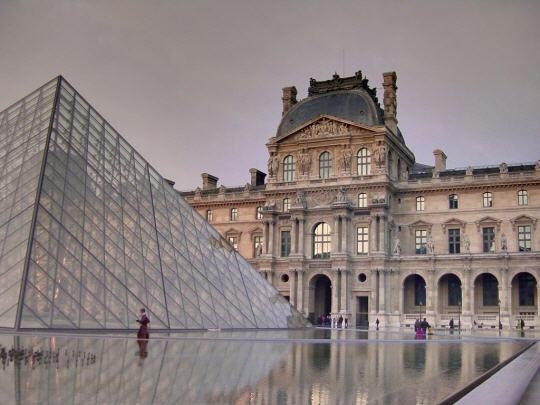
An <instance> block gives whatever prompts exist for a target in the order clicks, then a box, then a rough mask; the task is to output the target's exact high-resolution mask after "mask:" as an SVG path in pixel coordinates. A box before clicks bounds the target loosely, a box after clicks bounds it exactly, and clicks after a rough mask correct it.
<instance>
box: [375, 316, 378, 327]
mask: <svg viewBox="0 0 540 405" xmlns="http://www.w3.org/2000/svg"><path fill="white" fill-rule="evenodd" d="M375 327H376V330H379V318H377V320H376V321H375Z"/></svg>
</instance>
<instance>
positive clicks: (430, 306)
mask: <svg viewBox="0 0 540 405" xmlns="http://www.w3.org/2000/svg"><path fill="white" fill-rule="evenodd" d="M434 283H435V271H433V270H428V274H427V281H426V315H432V314H433V313H434V312H435V307H434V304H435V291H434V289H435V287H434Z"/></svg>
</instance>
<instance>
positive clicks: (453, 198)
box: [448, 194, 458, 210]
mask: <svg viewBox="0 0 540 405" xmlns="http://www.w3.org/2000/svg"><path fill="white" fill-rule="evenodd" d="M448 208H449V209H451V210H456V209H457V208H458V196H457V195H455V194H450V195H449V196H448Z"/></svg>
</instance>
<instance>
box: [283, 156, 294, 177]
mask: <svg viewBox="0 0 540 405" xmlns="http://www.w3.org/2000/svg"><path fill="white" fill-rule="evenodd" d="M295 178H296V162H295V159H294V156H293V155H287V156H285V157H284V158H283V181H284V182H286V183H291V182H293V181H294V180H295Z"/></svg>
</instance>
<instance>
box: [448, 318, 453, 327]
mask: <svg viewBox="0 0 540 405" xmlns="http://www.w3.org/2000/svg"><path fill="white" fill-rule="evenodd" d="M448 326H450V329H452V330H453V329H454V318H452V319H450V323H449V324H448Z"/></svg>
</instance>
